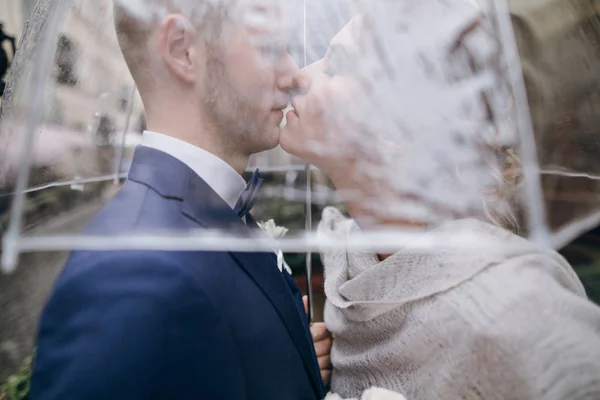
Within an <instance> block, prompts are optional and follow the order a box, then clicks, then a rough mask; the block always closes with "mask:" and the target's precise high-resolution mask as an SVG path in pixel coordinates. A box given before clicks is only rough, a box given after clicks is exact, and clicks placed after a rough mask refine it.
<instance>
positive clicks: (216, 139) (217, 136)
mask: <svg viewBox="0 0 600 400" xmlns="http://www.w3.org/2000/svg"><path fill="white" fill-rule="evenodd" d="M147 121H148V125H147V126H148V130H149V131H153V132H158V133H161V134H164V135H168V136H171V137H173V138H175V139H179V140H181V141H183V142H186V143H189V144H191V145H193V146H196V147H199V148H201V149H203V150H205V151H207V152H209V153H211V154H213V155H215V156H217V157H219V158H220V159H221V160H223V161H225V162H226V163H227V164H229V165H230V166H231V167H232V168H233V169H234V170H235V171H237V172H238V173H239V174H240V175H242V174H243V173H244V171H245V170H246V168H247V167H248V162H249V161H250V155H249V154H245V153H244V152H242V151H240V150H239V149H237V148H236V147H235V143H233V145H227V142H228V140H227V138H226V137H225V136H226V133H225V132H221V131H220V130H219V129H217V128H214V127H213V126H211V125H210V124H206V123H204V122H203V121H201V120H196V121H190V120H185V119H182V120H179V121H176V120H173V118H169V117H163V116H158V117H153V116H150V115H149V116H148V118H147Z"/></svg>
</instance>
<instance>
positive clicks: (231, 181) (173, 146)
mask: <svg viewBox="0 0 600 400" xmlns="http://www.w3.org/2000/svg"><path fill="white" fill-rule="evenodd" d="M141 144H142V146H146V147H151V148H153V149H156V150H160V151H162V152H164V153H167V154H169V155H170V156H172V157H175V158H176V159H178V160H179V161H181V162H182V163H184V164H185V165H187V166H188V167H189V168H190V169H191V170H192V171H194V172H195V173H196V174H197V175H198V176H199V177H200V178H202V180H204V182H206V183H207V184H208V186H210V187H211V188H212V190H214V191H215V193H217V194H218V195H219V196H220V197H221V198H222V199H223V200H224V201H225V203H227V204H228V205H229V207H231V208H232V209H233V208H234V207H235V204H236V203H237V201H238V199H239V198H240V195H241V194H242V192H243V191H244V190H245V189H246V181H245V180H244V178H243V177H242V176H241V175H240V174H238V173H237V171H236V170H234V169H233V167H231V166H230V165H229V164H227V163H226V162H225V161H223V160H221V159H220V158H219V157H217V156H215V155H214V154H212V153H209V152H208V151H206V150H204V149H201V148H200V147H196V146H194V145H192V144H189V143H187V142H184V141H183V140H179V139H175V138H173V137H171V136H167V135H164V134H162V133H157V132H151V131H144V134H143V136H142V143H141Z"/></svg>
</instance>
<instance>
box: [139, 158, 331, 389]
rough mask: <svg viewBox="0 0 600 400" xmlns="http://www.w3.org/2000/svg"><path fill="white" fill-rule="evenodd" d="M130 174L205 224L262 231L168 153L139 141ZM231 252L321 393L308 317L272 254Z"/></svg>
mask: <svg viewBox="0 0 600 400" xmlns="http://www.w3.org/2000/svg"><path fill="white" fill-rule="evenodd" d="M129 179H130V180H132V181H136V182H138V183H141V184H144V185H146V186H148V187H151V188H153V189H154V190H155V191H157V192H158V193H160V194H161V195H162V196H163V197H166V198H171V199H178V200H181V201H182V207H181V212H182V213H183V214H184V215H185V216H186V217H188V218H189V219H191V220H193V221H195V222H196V223H198V224H200V225H201V226H203V227H205V228H209V229H211V228H212V229H222V230H226V231H227V232H229V233H231V234H232V235H235V236H238V237H239V236H247V237H252V236H255V235H257V234H262V232H260V230H259V229H258V228H257V227H256V223H255V222H254V220H253V219H252V218H251V217H250V218H249V219H248V225H246V224H244V223H243V222H242V220H241V219H240V218H239V216H238V215H237V214H236V213H235V212H234V211H233V210H232V209H231V208H230V207H229V206H228V205H227V203H225V201H224V200H223V199H221V198H220V197H219V196H218V195H217V194H216V193H215V192H214V191H213V190H212V189H211V188H210V186H208V184H207V183H206V182H204V181H203V180H202V179H201V178H200V177H199V176H198V175H196V174H195V173H194V172H193V171H192V170H191V169H189V168H188V167H187V166H186V165H185V164H183V163H182V162H180V161H179V160H177V159H175V158H174V157H171V156H170V155H168V154H166V153H163V152H161V151H158V150H155V149H151V148H148V147H143V146H138V148H137V149H136V151H135V155H134V159H133V162H132V166H131V169H130V172H129ZM253 228H255V229H253ZM231 255H232V256H233V257H234V259H235V260H236V261H237V263H238V264H239V265H240V266H241V268H243V269H244V271H246V273H247V274H248V275H249V276H250V277H251V278H252V280H253V281H254V282H255V283H256V285H257V286H258V287H260V289H261V290H262V292H263V293H264V295H265V296H266V297H267V298H268V299H269V301H270V302H271V304H272V305H273V307H274V308H275V310H276V311H277V314H278V315H279V317H280V318H281V320H282V321H283V324H284V325H285V327H286V329H287V331H288V333H289V335H290V337H291V338H292V341H293V342H294V344H295V346H296V348H297V349H298V352H299V353H300V356H301V357H302V361H303V363H304V366H305V368H306V370H307V372H308V375H309V377H310V380H311V382H312V384H313V387H314V390H315V392H316V394H317V395H318V396H321V398H322V397H324V390H323V386H322V381H321V377H320V373H319V368H318V364H317V362H316V356H315V352H314V347H313V344H312V340H311V338H310V332H309V331H307V329H306V322H303V321H304V320H305V319H306V318H305V317H304V316H303V315H302V313H301V312H302V311H301V308H299V307H298V306H297V305H296V303H295V300H294V295H293V294H292V292H291V289H290V287H289V286H288V283H287V282H286V281H285V278H284V276H283V275H282V274H281V273H280V272H279V269H278V268H277V262H276V258H275V255H274V254H272V253H241V252H232V253H231Z"/></svg>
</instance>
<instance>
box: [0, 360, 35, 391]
mask: <svg viewBox="0 0 600 400" xmlns="http://www.w3.org/2000/svg"><path fill="white" fill-rule="evenodd" d="M31 362H32V357H28V358H27V359H26V360H25V362H24V363H23V366H22V367H21V369H20V370H19V371H18V372H17V373H16V374H14V375H11V376H10V377H9V378H8V380H7V381H6V383H4V384H3V385H1V386H0V400H27V399H29V388H30V384H31Z"/></svg>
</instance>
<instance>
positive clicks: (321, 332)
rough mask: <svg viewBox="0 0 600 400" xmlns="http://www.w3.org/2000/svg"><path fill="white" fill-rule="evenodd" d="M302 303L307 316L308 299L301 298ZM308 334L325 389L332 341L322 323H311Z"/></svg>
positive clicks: (327, 383) (328, 373)
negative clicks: (310, 337)
mask: <svg viewBox="0 0 600 400" xmlns="http://www.w3.org/2000/svg"><path fill="white" fill-rule="evenodd" d="M302 302H303V303H304V311H306V313H307V314H308V297H306V296H304V297H302ZM310 334H311V336H312V339H313V343H314V345H315V353H317V360H318V362H319V369H320V370H321V378H322V379H323V384H325V386H326V387H327V386H329V381H330V380H331V359H330V356H329V355H330V353H331V346H332V344H333V339H332V337H331V333H330V332H329V331H328V330H327V327H326V326H325V323H323V322H313V323H312V324H311V325H310Z"/></svg>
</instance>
